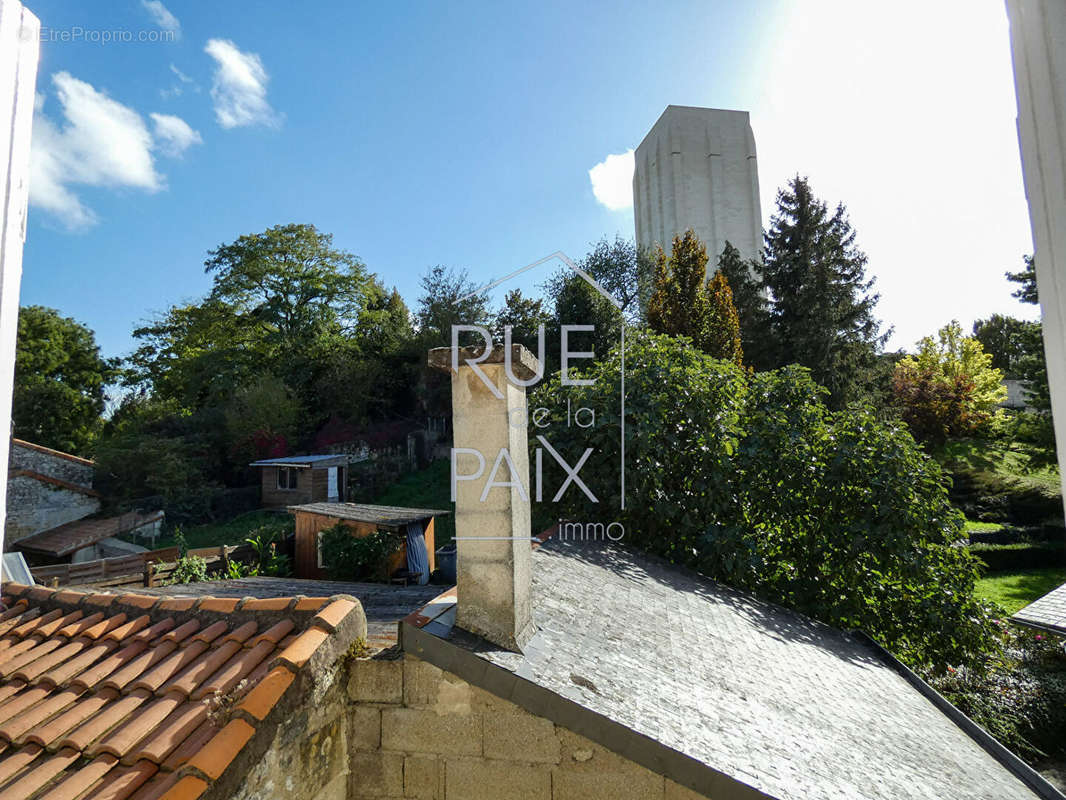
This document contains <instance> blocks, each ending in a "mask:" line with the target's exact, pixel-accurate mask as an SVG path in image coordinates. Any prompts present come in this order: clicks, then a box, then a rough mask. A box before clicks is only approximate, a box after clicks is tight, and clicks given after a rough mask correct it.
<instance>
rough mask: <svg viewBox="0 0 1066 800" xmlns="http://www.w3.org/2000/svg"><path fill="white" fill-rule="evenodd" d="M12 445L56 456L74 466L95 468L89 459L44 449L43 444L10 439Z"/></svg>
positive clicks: (49, 448)
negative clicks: (81, 465)
mask: <svg viewBox="0 0 1066 800" xmlns="http://www.w3.org/2000/svg"><path fill="white" fill-rule="evenodd" d="M11 443H12V444H17V445H18V446H19V447H25V448H27V449H29V450H36V451H37V452H39V453H46V454H47V455H50V456H58V457H59V458H65V459H66V460H67V461H73V462H75V463H76V464H83V465H85V466H87V467H95V466H96V462H95V461H93V460H92V459H91V458H83V457H81V456H76V455H74V454H73V453H64V452H63V451H62V450H55V449H53V448H51V447H45V446H44V445H43V444H34V443H33V442H27V441H26V440H25V439H17V438H15V437H12V438H11Z"/></svg>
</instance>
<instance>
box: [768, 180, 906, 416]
mask: <svg viewBox="0 0 1066 800" xmlns="http://www.w3.org/2000/svg"><path fill="white" fill-rule="evenodd" d="M855 238H856V237H855V230H854V229H853V228H852V226H851V222H850V221H849V220H848V214H847V210H846V209H845V208H844V205H843V204H839V205H837V207H836V209H835V210H834V211H832V212H830V210H829V208H828V206H827V205H826V203H825V202H824V201H822V200H820V199H818V198H817V197H816V196H815V194H814V192H813V191H812V190H811V187H810V184H809V183H808V182H807V179H806V178H803V177H800V176H798V175H797V176H796V177H795V178H793V179H791V180H790V181H789V182H788V185H787V186H786V187H785V188H783V189H781V190H779V191H778V193H777V210H776V212H775V213H774V215H773V216H772V217H771V220H770V229H769V230H768V231H767V232H766V236H765V248H764V253H763V261H762V265H761V268H760V269H761V273H762V278H763V283H764V284H765V286H766V288H767V289H768V290H769V293H770V296H771V314H770V327H771V332H772V334H773V341H774V342H775V344H776V346H777V347H778V352H779V355H778V361H779V363H782V364H787V363H796V364H801V365H803V366H805V367H808V368H809V369H810V370H811V374H812V375H813V377H814V379H815V380H816V381H817V382H818V383H820V384H821V385H823V386H825V387H827V388H828V389H829V391H830V405H831V406H832V407H837V408H839V407H842V406H844V405H845V404H847V403H848V402H850V401H853V400H857V399H860V398H861V397H862V396H863V395H864V394H865V393H866V392H867V391H868V389H869V387H870V386H871V385H872V384H873V383H874V381H875V380H876V377H875V376H876V373H877V369H878V364H877V355H878V353H879V352H880V350H881V348H882V347H883V346H884V343H885V342H886V341H887V339H888V336H889V334H890V332H891V331H890V330H889V331H885V332H883V333H882V331H881V322H880V320H878V319H877V318H876V317H875V316H874V308H875V307H876V305H877V301H878V299H879V295H877V294H876V293H873V292H872V291H871V290H872V288H873V285H874V280H873V278H868V277H867V276H866V255H865V253H863V252H862V250H860V249H859V248H858V246H857V245H856V244H855Z"/></svg>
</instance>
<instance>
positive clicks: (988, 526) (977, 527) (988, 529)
mask: <svg viewBox="0 0 1066 800" xmlns="http://www.w3.org/2000/svg"><path fill="white" fill-rule="evenodd" d="M1002 529H1003V523H1001V522H978V521H977V520H973V519H968V520H966V532H967V533H995V532H996V531H998V530H1002Z"/></svg>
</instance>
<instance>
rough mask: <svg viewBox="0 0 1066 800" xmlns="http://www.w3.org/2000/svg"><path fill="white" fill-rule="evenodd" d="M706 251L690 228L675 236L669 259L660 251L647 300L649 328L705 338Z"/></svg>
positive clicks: (667, 332)
mask: <svg viewBox="0 0 1066 800" xmlns="http://www.w3.org/2000/svg"><path fill="white" fill-rule="evenodd" d="M706 278H707V248H706V247H705V246H704V244H703V243H702V242H701V241H700V240H699V238H697V236H696V234H695V233H694V232H693V230H692V229H691V228H689V230H687V231H685V235H684V236H674V242H673V247H672V249H671V252H670V258H669V259H668V258H667V257H666V254H665V253H664V252H663V250H662V248H661V247H660V248H659V249H658V251H657V252H656V254H655V278H654V282H653V288H652V294H651V298H650V299H649V300H648V325H650V326H651V328H652V330H654V331H656V332H658V333H665V334H667V335H669V336H688V337H690V338H691V339H692V340H693V341H694V342H699V341H700V340H701V339H702V338H703V334H704V332H705V326H706V320H707V296H706V292H705V291H704V286H703V284H704V281H705V280H706Z"/></svg>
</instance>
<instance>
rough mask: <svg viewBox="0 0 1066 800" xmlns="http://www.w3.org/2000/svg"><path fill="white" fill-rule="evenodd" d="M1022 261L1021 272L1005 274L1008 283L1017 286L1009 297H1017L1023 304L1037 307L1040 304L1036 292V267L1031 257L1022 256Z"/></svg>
mask: <svg viewBox="0 0 1066 800" xmlns="http://www.w3.org/2000/svg"><path fill="white" fill-rule="evenodd" d="M1022 260H1023V261H1024V262H1025V267H1024V268H1023V269H1022V271H1021V272H1007V273H1006V276H1007V280H1008V281H1010V282H1011V283H1016V284H1018V288H1017V289H1016V290H1015V291H1013V292H1011V297H1017V298H1018V299H1019V300H1021V301H1022V302H1023V303H1030V304H1032V305H1037V304H1038V303H1039V302H1040V295H1039V294H1038V293H1037V290H1036V266H1035V264H1034V263H1033V257H1032V256H1031V255H1029V256H1022Z"/></svg>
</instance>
